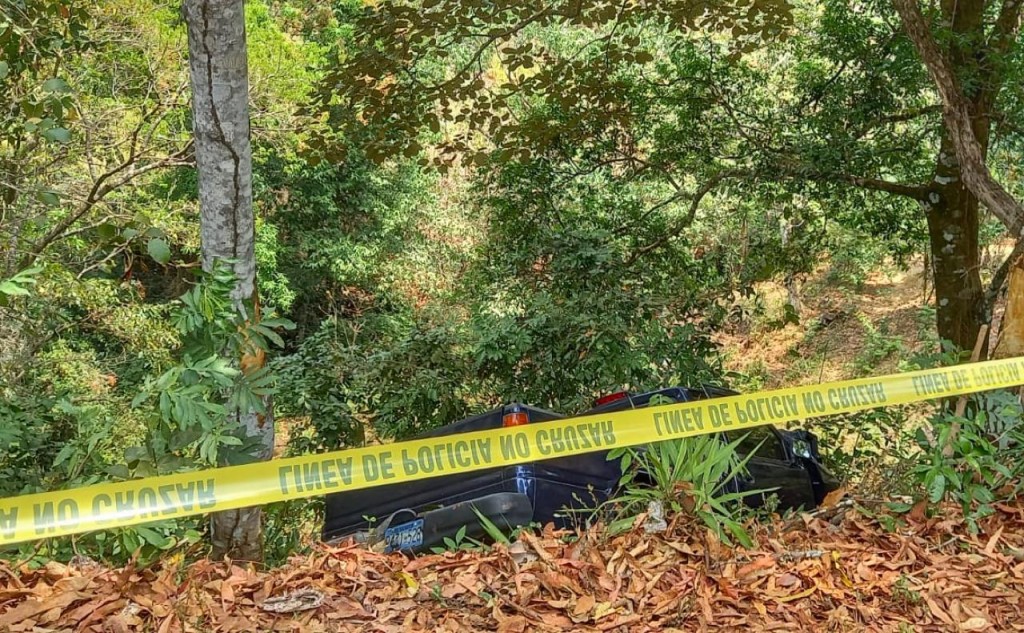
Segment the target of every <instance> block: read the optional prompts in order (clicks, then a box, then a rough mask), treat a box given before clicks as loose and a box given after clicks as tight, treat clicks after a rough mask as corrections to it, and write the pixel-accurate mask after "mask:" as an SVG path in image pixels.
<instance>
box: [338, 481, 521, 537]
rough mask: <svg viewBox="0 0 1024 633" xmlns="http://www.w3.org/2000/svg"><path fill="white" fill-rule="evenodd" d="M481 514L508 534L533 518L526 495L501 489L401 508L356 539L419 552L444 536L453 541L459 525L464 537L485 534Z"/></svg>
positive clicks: (484, 535)
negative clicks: (425, 507) (419, 508)
mask: <svg viewBox="0 0 1024 633" xmlns="http://www.w3.org/2000/svg"><path fill="white" fill-rule="evenodd" d="M478 512H479V515H478V514H477V513H478ZM480 515H482V516H484V517H486V519H487V520H488V521H490V522H491V523H493V524H494V525H495V526H497V527H498V528H499V529H501V530H502V531H504V532H506V533H507V532H508V531H510V530H511V529H513V528H515V527H518V526H522V525H528V524H529V523H530V521H532V520H533V505H532V504H531V503H530V498H529V497H528V496H526V495H525V494H522V493H518V492H500V493H496V494H491V495H486V496H483V497H480V498H478V499H472V500H470V501H463V502H461V503H453V504H452V505H450V506H444V507H441V508H437V509H435V510H430V511H428V512H423V513H420V514H416V513H414V512H411V511H409V510H400V511H398V512H395V513H394V514H392V515H391V516H390V517H387V518H385V519H384V520H383V521H382V522H381V524H380V525H379V526H378V527H376V528H373V529H371V530H370V531H368V532H364V533H362V534H360V535H357V539H358V540H361V541H365V542H368V543H369V544H370V545H371V546H373V547H378V546H379V547H382V548H383V549H384V550H385V551H406V552H420V551H424V550H429V549H430V548H433V547H441V546H443V545H445V539H446V538H447V539H453V540H454V539H455V536H456V534H458V532H459V531H460V530H462V528H465V531H464V532H463V534H464V536H463V538H472V539H477V540H479V539H482V538H484V537H486V536H487V530H486V528H485V527H484V524H483V522H482V521H481V520H480Z"/></svg>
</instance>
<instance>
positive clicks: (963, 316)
mask: <svg viewBox="0 0 1024 633" xmlns="http://www.w3.org/2000/svg"><path fill="white" fill-rule="evenodd" d="M942 148H943V149H942V151H941V152H940V154H939V161H938V164H937V166H936V170H935V178H934V180H933V182H932V187H930V189H929V192H928V200H926V201H925V202H923V203H922V204H923V205H924V208H925V212H926V216H927V218H928V237H929V242H930V246H931V267H932V283H933V286H934V288H935V308H936V326H937V329H938V334H939V338H940V339H943V340H947V341H950V342H951V343H953V344H954V345H955V346H956V347H957V348H958V349H960V350H963V351H966V352H969V351H970V350H971V349H973V348H974V344H975V342H976V341H977V338H978V332H979V331H980V329H981V326H982V325H984V322H985V316H984V310H983V306H984V302H985V291H984V288H983V287H982V284H981V275H980V273H979V264H980V259H979V249H978V198H977V197H976V196H974V195H973V194H972V193H971V192H970V191H969V190H968V189H967V187H965V186H964V183H963V181H962V180H961V178H960V168H959V166H958V165H957V162H956V159H955V158H954V157H953V156H952V154H950V153H949V152H950V151H951V150H950V149H948V142H947V141H946V140H945V139H944V140H943V143H942Z"/></svg>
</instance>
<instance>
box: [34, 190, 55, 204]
mask: <svg viewBox="0 0 1024 633" xmlns="http://www.w3.org/2000/svg"><path fill="white" fill-rule="evenodd" d="M36 198H37V199H38V200H39V201H40V202H42V203H43V204H48V205H50V206H51V207H55V206H57V205H58V204H60V196H58V195H57V194H56V193H55V192H53V191H40V192H39V193H37V194H36Z"/></svg>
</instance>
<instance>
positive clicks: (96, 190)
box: [21, 141, 192, 267]
mask: <svg viewBox="0 0 1024 633" xmlns="http://www.w3.org/2000/svg"><path fill="white" fill-rule="evenodd" d="M191 151H192V141H189V142H188V143H186V144H185V146H184V147H182V148H181V149H179V150H178V151H176V152H174V153H173V154H168V155H167V156H165V157H163V158H161V159H159V160H156V161H153V162H151V163H147V164H145V165H142V166H134V165H133V164H132V162H134V160H135V158H134V156H132V157H129V159H128V161H131V162H128V161H126V162H124V163H121V164H120V165H118V166H116V167H113V168H111V169H109V170H107V171H106V172H104V173H103V174H101V175H100V177H99V178H97V179H96V180H95V181H93V185H92V188H91V189H90V190H89V195H87V196H86V198H85V200H83V201H82V204H81V205H80V206H79V207H78V209H76V210H75V211H74V212H73V213H71V214H70V215H68V216H67V217H66V218H64V219H63V220H61V221H60V222H58V223H57V224H55V225H54V226H53V227H52V228H51V229H50V230H49V231H48V232H47V233H46V235H44V236H43V237H41V238H40V239H39V241H38V242H36V243H35V244H34V245H33V246H32V249H31V250H30V251H29V252H28V253H27V254H26V255H25V257H24V258H23V259H22V261H21V265H22V267H24V266H28V265H31V264H32V262H34V261H35V260H36V258H37V257H39V255H40V254H41V253H42V252H43V251H44V250H46V248H47V247H48V246H49V245H50V244H52V243H53V242H56V241H58V240H60V239H63V238H64V237H65V232H66V231H67V230H68V229H69V228H71V226H73V225H74V224H75V222H78V221H79V220H80V219H82V218H83V217H84V216H85V214H87V213H89V211H91V210H92V209H93V208H94V207H95V206H96V205H97V204H98V203H99V202H101V201H102V200H103V198H104V197H106V195H107V194H108V193H110V192H111V191H114V190H115V189H118V188H119V187H123V186H124V185H126V184H128V183H129V182H131V181H132V180H134V179H135V178H138V177H139V176H141V175H143V174H146V173H148V172H151V171H153V170H156V169H162V168H165V167H180V166H183V165H186V164H188V158H187V157H188V154H189V153H190V152H191ZM121 172H125V173H124V175H123V176H121V177H120V178H118V179H116V180H114V181H113V182H107V181H108V180H110V179H111V178H113V177H114V176H116V175H117V174H119V173H121Z"/></svg>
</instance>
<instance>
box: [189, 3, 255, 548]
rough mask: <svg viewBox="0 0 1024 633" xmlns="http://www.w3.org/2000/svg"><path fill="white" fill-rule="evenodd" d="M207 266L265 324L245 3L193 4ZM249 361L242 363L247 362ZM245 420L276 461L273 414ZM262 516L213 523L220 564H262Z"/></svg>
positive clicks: (192, 61)
mask: <svg viewBox="0 0 1024 633" xmlns="http://www.w3.org/2000/svg"><path fill="white" fill-rule="evenodd" d="M183 11H184V14H185V21H186V22H187V24H188V43H189V71H190V78H191V84H192V117H193V128H194V131H195V139H196V143H195V152H196V166H197V168H198V174H199V208H200V215H201V218H200V227H201V230H200V232H201V238H202V263H203V268H204V269H205V270H210V269H212V268H213V266H214V263H215V262H216V261H217V260H221V259H231V260H233V261H234V270H235V274H236V275H237V277H238V284H237V285H236V286H235V290H234V292H233V294H232V297H233V299H234V300H235V303H236V305H237V307H238V309H239V311H240V312H241V313H242V315H243V318H245V319H254V318H258V316H259V315H258V309H257V308H256V259H255V255H254V251H253V242H254V240H255V230H254V219H253V211H252V148H251V146H250V141H249V82H248V75H247V73H248V60H247V57H246V42H245V14H244V8H243V0H185V1H184V4H183ZM241 360H242V359H239V362H241ZM269 411H270V409H269V408H268V415H267V416H266V417H265V418H264V416H260V415H257V414H256V413H255V412H253V411H249V412H242V413H241V414H240V415H239V421H240V423H241V424H242V425H243V426H244V427H245V430H246V432H247V433H248V434H249V435H250V436H254V437H258V438H259V439H260V449H259V450H258V454H257V455H256V457H258V458H260V459H269V458H270V457H271V455H272V453H273V448H274V423H273V418H272V416H271V415H270V414H269ZM260 524H261V511H260V509H259V508H258V507H256V508H244V509H241V510H231V511H226V512H220V513H217V514H215V515H214V516H213V518H212V523H211V540H212V543H213V556H214V557H215V558H222V557H224V556H228V557H230V558H233V559H242V560H260V559H261V558H262V544H261V539H260Z"/></svg>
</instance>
